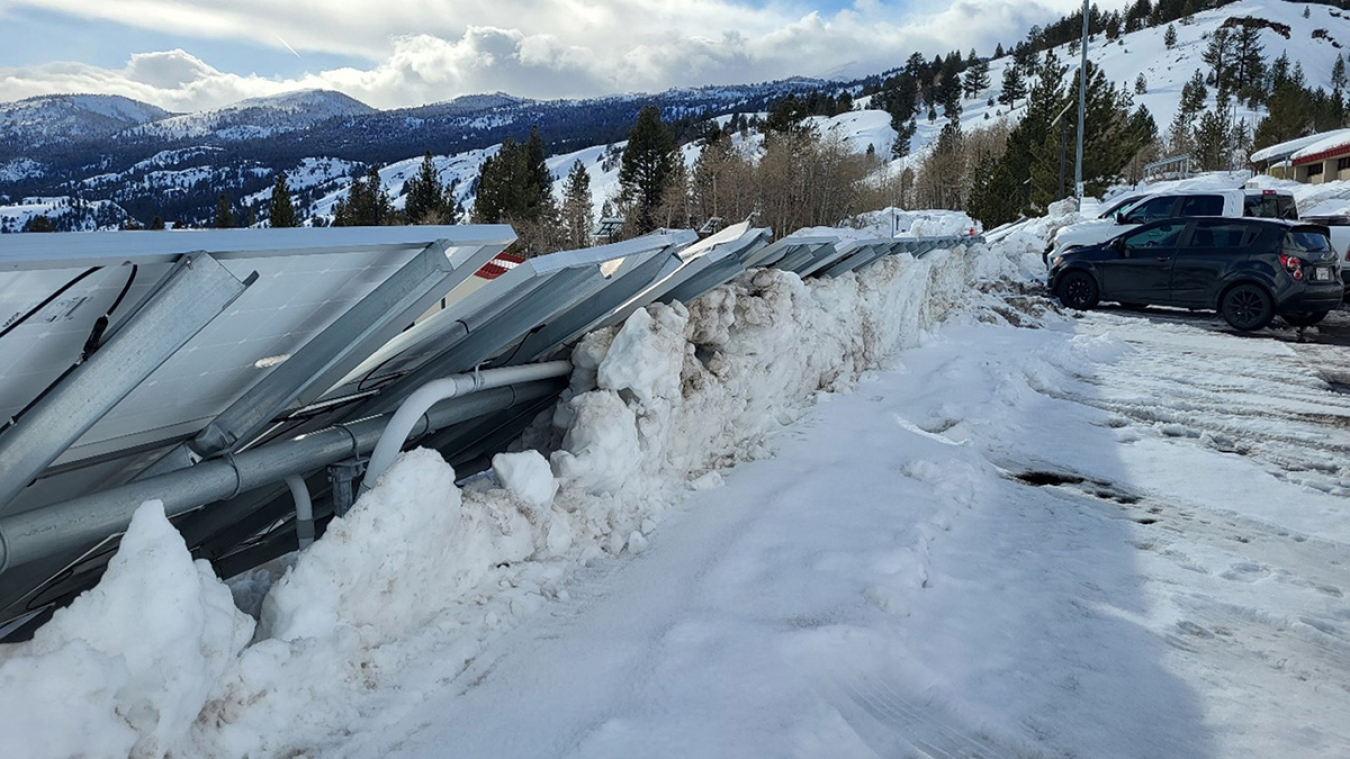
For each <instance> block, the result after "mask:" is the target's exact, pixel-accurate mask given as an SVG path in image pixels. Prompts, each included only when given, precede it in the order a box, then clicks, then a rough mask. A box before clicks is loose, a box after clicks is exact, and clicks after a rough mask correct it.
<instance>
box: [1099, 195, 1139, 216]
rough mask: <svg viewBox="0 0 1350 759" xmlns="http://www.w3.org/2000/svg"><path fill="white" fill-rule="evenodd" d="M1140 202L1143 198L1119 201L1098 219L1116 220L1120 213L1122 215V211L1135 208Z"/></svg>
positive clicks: (1136, 197)
mask: <svg viewBox="0 0 1350 759" xmlns="http://www.w3.org/2000/svg"><path fill="white" fill-rule="evenodd" d="M1140 200H1143V198H1140V197H1138V196H1135V197H1132V198H1126V199H1124V200H1118V201H1116V202H1115V203H1112V204H1111V207H1110V208H1107V209H1106V210H1105V211H1102V212H1101V214H1100V215H1099V216H1098V217H1097V218H1099V219H1111V218H1114V217H1115V215H1116V214H1118V213H1120V212H1121V211H1124V210H1125V209H1127V208H1129V207H1131V206H1133V205H1134V204H1135V203H1138V202H1139V201H1140Z"/></svg>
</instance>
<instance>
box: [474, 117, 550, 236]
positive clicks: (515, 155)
mask: <svg viewBox="0 0 1350 759" xmlns="http://www.w3.org/2000/svg"><path fill="white" fill-rule="evenodd" d="M473 221H474V223H477V224H510V225H512V227H514V228H515V231H516V236H517V241H516V244H515V245H514V246H513V247H512V250H513V251H515V252H517V253H519V254H520V255H523V256H526V257H529V256H533V255H539V254H541V253H547V252H550V251H552V250H557V249H558V246H560V245H563V244H564V243H563V241H562V238H563V235H562V230H561V228H560V226H559V219H558V206H557V203H556V202H555V201H554V199H553V176H552V174H550V173H549V170H548V165H547V164H546V163H545V156H544V142H543V139H542V137H540V135H539V132H538V130H537V129H531V130H530V138H529V140H528V141H527V142H525V143H523V144H522V143H519V142H516V140H515V139H514V138H511V137H508V138H506V139H505V140H502V144H501V146H500V147H499V148H498V150H497V154H496V155H494V156H491V157H489V158H488V159H487V160H485V161H484V162H483V165H482V167H481V168H480V169H479V173H478V182H477V192H476V194H475V200H474V207H473Z"/></svg>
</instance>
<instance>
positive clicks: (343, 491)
mask: <svg viewBox="0 0 1350 759" xmlns="http://www.w3.org/2000/svg"><path fill="white" fill-rule="evenodd" d="M365 471H366V462H364V461H359V460H355V459H354V460H352V461H343V462H340V463H337V464H329V465H328V484H329V485H330V486H331V487H332V488H333V513H334V514H336V515H337V516H340V517H341V516H346V515H347V512H348V511H351V508H352V504H353V503H355V502H356V496H355V490H356V489H355V487H354V483H355V482H356V480H357V478H359V477H360V476H361V475H362V474H364V473H365Z"/></svg>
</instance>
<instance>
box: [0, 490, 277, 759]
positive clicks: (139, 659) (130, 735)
mask: <svg viewBox="0 0 1350 759" xmlns="http://www.w3.org/2000/svg"><path fill="white" fill-rule="evenodd" d="M252 632H253V620H252V619H250V618H249V617H248V616H246V615H244V614H243V613H242V612H240V611H238V610H237V609H236V608H235V606H234V600H233V598H232V597H231V595H230V592H229V589H228V588H226V587H225V586H224V585H222V584H221V583H220V581H219V580H217V579H216V576H215V573H214V572H213V571H212V570H211V565H210V564H209V563H208V562H205V561H198V562H195V563H194V562H193V560H192V557H191V556H190V555H189V554H188V551H187V547H186V546H184V545H183V540H182V538H181V537H180V536H179V535H178V533H177V531H175V530H174V528H173V526H172V525H170V524H169V520H168V519H167V518H166V517H165V516H164V507H163V504H161V503H160V502H158V501H151V502H148V503H145V504H143V505H142V506H141V507H140V508H139V509H137V510H136V514H135V517H134V518H133V520H132V523H131V526H130V527H129V528H128V529H127V532H126V535H125V536H123V538H122V544H121V548H120V549H119V550H118V552H117V555H116V556H115V557H113V559H112V561H111V562H110V563H109V565H108V570H107V572H106V574H105V575H104V577H103V580H102V581H101V582H100V583H99V585H98V587H97V588H95V589H94V590H92V591H89V592H88V593H85V594H84V595H82V596H80V598H79V599H77V600H76V601H75V603H73V604H72V605H71V606H70V607H68V608H66V609H63V610H61V611H58V612H57V613H56V615H55V616H54V617H53V618H52V620H51V621H50V622H48V623H47V624H46V625H45V626H43V627H42V629H41V630H39V631H38V634H37V635H36V637H34V639H33V640H31V641H29V642H27V643H23V644H18V645H14V646H7V647H6V649H7V650H5V651H4V652H3V653H2V654H0V735H3V736H5V738H4V741H5V743H6V744H7V745H6V754H7V755H9V756H23V757H32V758H33V759H37V757H65V756H72V755H89V754H91V753H92V754H94V755H101V756H118V755H121V756H126V755H136V756H162V755H164V754H165V752H166V751H168V750H169V748H170V747H171V746H172V745H173V743H175V742H176V741H177V740H179V739H181V737H182V736H183V735H184V734H185V733H186V732H187V730H188V729H189V728H190V727H191V725H192V724H193V722H194V721H195V720H196V719H197V715H198V714H199V713H200V712H201V710H202V708H203V707H204V706H205V705H206V702H207V698H208V696H210V695H211V693H212V691H213V690H214V689H215V688H216V685H217V683H218V681H219V680H220V678H221V677H222V676H223V675H224V673H225V672H226V670H227V669H229V668H231V667H232V666H234V665H235V663H236V656H237V655H238V654H239V652H240V650H241V649H243V647H244V645H245V644H246V643H248V640H249V637H250V635H251V634H252Z"/></svg>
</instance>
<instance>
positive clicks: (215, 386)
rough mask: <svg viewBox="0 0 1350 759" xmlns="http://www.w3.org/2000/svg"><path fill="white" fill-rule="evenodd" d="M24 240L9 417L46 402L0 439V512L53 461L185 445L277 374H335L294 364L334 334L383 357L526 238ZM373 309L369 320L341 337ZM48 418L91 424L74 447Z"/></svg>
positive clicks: (8, 264)
mask: <svg viewBox="0 0 1350 759" xmlns="http://www.w3.org/2000/svg"><path fill="white" fill-rule="evenodd" d="M16 237H19V239H15V240H12V241H7V244H6V247H5V250H4V252H3V253H0V313H3V314H5V316H4V317H3V320H4V323H6V324H7V325H9V326H8V327H6V328H5V330H6V331H5V333H4V334H3V336H0V351H3V353H4V355H5V361H4V362H2V363H3V365H2V366H0V414H3V418H4V419H13V418H14V417H15V416H17V415H19V414H20V412H21V411H23V409H24V408H25V407H26V406H29V405H30V404H33V403H34V401H35V400H37V399H38V397H39V396H44V397H43V398H42V400H41V402H40V403H38V404H36V405H34V406H33V407H32V408H30V409H29V410H28V411H27V412H26V413H25V414H24V415H23V416H22V417H20V418H19V419H18V421H17V422H14V423H13V424H12V425H10V426H9V428H8V429H6V430H5V431H4V432H3V433H0V514H3V513H8V512H12V511H15V510H18V508H19V506H18V504H15V503H13V497H14V496H15V495H17V494H18V489H21V488H22V487H23V485H24V484H26V483H27V482H28V481H29V480H31V479H32V478H33V477H34V476H36V475H38V474H40V473H41V471H42V469H45V468H46V466H47V465H52V464H54V465H56V466H57V467H63V466H64V467H66V468H69V467H70V466H71V465H73V464H75V463H78V462H81V461H93V460H98V459H101V458H106V457H109V456H113V455H116V454H119V453H124V452H126V451H136V450H145V449H146V448H147V447H152V446H154V445H157V444H162V443H164V442H166V441H175V440H179V439H183V438H185V437H188V436H190V435H192V434H195V433H197V432H198V431H200V430H201V429H202V428H203V427H204V426H205V425H206V424H207V423H208V422H210V421H211V420H212V419H214V418H216V417H217V416H218V415H220V414H221V413H222V412H223V411H225V410H226V409H228V408H229V407H230V405H231V404H232V403H233V402H235V401H236V400H237V399H239V398H240V396H242V395H243V394H244V393H245V392H246V391H248V390H249V389H250V388H252V387H254V386H255V385H257V384H259V383H261V382H265V381H266V380H267V379H268V378H269V375H272V374H273V373H276V374H278V375H283V374H287V373H289V374H291V375H295V374H296V370H297V369H299V370H302V371H303V373H304V374H306V375H309V374H311V373H312V372H313V371H315V370H316V368H317V369H319V370H322V369H327V370H328V371H329V373H332V370H333V369H334V367H333V366H332V365H331V364H333V363H334V361H333V360H332V359H331V357H328V358H327V361H328V363H329V365H328V366H326V367H316V366H304V367H300V366H297V365H292V366H290V367H287V363H288V362H289V361H290V360H291V359H292V357H294V356H295V355H296V354H298V353H299V351H300V350H301V349H302V348H303V347H304V346H305V345H306V344H307V343H309V342H310V341H311V340H313V339H315V338H316V337H318V336H321V335H325V334H326V335H327V336H328V337H329V338H330V339H333V338H338V337H340V338H341V340H342V342H344V343H345V344H346V345H347V346H349V348H350V347H354V348H356V349H360V348H365V350H366V351H367V352H369V351H371V350H374V349H375V348H376V347H378V345H379V344H380V343H382V342H384V341H385V340H387V339H388V338H390V337H392V336H393V335H394V334H396V333H397V331H398V330H400V329H402V328H403V327H405V326H406V321H404V320H405V319H410V318H411V317H412V316H415V315H416V313H420V311H421V310H425V308H426V307H427V306H428V305H430V304H431V303H432V302H434V301H435V300H436V299H437V298H439V297H440V296H441V295H443V294H444V291H445V289H448V287H449V286H453V285H454V284H457V283H458V282H459V281H462V280H463V279H465V278H467V277H468V276H470V275H471V274H472V273H473V272H474V271H476V270H477V269H478V268H479V267H481V266H482V265H483V264H484V263H486V262H487V260H489V259H490V258H491V257H492V256H494V255H496V253H498V252H499V251H500V250H501V249H502V248H504V247H505V246H506V245H508V244H510V242H511V241H512V240H513V239H514V235H513V233H512V232H511V230H510V228H509V227H505V226H495V227H494V226H480V227H467V226H465V227H403V228H367V229H286V230H217V231H209V232H166V233H162V234H160V233H149V232H131V233H106V234H90V235H53V236H39V235H31V236H29V235H24V236H16ZM194 251H210V252H209V253H194ZM391 281H394V282H395V285H397V287H398V290H399V291H398V292H397V293H394V292H392V290H391V287H390V286H388V284H387V283H390V282H391ZM382 285H386V286H385V287H384V289H383V291H381V294H382V295H383V296H384V297H383V298H381V299H380V300H379V302H378V303H371V302H370V301H368V300H366V299H367V298H368V296H370V295H371V294H372V293H374V292H376V291H377V288H380V287H381V286H382ZM124 291H125V292H124ZM362 304H364V305H365V308H364V313H363V314H362V315H361V320H362V323H360V324H354V323H350V322H351V320H348V323H346V324H345V325H344V326H345V327H346V328H345V329H343V330H342V332H343V334H342V335H334V334H333V332H332V331H331V330H329V328H330V327H331V326H332V325H334V324H335V323H337V322H338V320H339V318H340V317H342V316H344V314H347V313H348V312H350V311H353V310H354V309H357V308H358V306H361V305H362ZM391 305H392V306H400V307H401V308H400V310H399V311H398V312H396V313H393V314H391V313H389V310H388V309H389V307H390V306H391ZM114 306H116V307H115V308H114ZM373 306H378V307H379V308H378V309H376V308H372V307H373ZM157 309H158V311H157ZM155 319H158V320H159V321H153V320H155ZM100 320H103V321H105V322H106V325H107V326H106V329H103V330H101V335H97V334H95V330H96V329H98V327H96V325H97V324H99V322H100ZM138 328H140V329H139V332H137V329H138ZM119 338H121V339H119ZM128 338H130V339H128ZM95 348H96V350H91V349H95ZM350 353H351V351H350V350H348V356H350ZM86 354H89V356H88V360H87V361H82V357H84V356H85V355H86ZM360 357H361V358H363V357H364V355H362V356H360ZM336 363H338V364H341V363H342V362H341V360H340V359H339V360H338V361H337V362H336ZM105 367H106V368H105ZM343 368H344V369H345V368H348V367H343ZM100 370H102V371H100ZM105 375H106V376H105ZM109 377H111V379H109ZM96 379H97V380H98V381H97V382H96V381H95V380H96ZM309 379H310V377H308V376H306V377H304V378H297V379H295V380H294V381H295V382H296V383H303V382H304V381H306V380H309ZM44 394H45V395H44ZM44 409H47V410H50V411H49V414H50V413H55V412H58V411H60V412H63V413H65V414H67V415H77V416H79V417H80V419H79V420H78V422H73V423H71V424H70V429H69V430H67V431H66V436H67V437H69V436H71V435H74V434H75V433H74V432H73V430H74V429H75V428H76V427H78V428H80V430H79V433H78V435H75V437H74V439H73V440H64V439H63V438H62V436H61V434H59V433H57V432H54V431H51V430H44V429H41V428H35V427H37V424H36V423H35V422H29V415H32V414H35V413H41V412H42V411H43V410H44ZM58 418H59V417H58ZM20 454H22V455H20ZM51 456H54V458H51ZM47 458H50V460H48V461H46V462H45V463H44V464H43V466H42V469H38V471H31V470H32V468H33V467H32V466H31V463H32V462H35V461H41V460H43V459H47ZM21 462H23V463H21ZM19 480H22V482H19ZM62 495H65V496H67V497H68V496H69V495H71V494H70V493H65V494H62Z"/></svg>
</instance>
